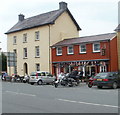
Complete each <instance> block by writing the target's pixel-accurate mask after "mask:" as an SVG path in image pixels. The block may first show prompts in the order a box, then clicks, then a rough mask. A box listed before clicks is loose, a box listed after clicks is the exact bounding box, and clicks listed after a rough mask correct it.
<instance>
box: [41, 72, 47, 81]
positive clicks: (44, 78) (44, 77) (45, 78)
mask: <svg viewBox="0 0 120 115" xmlns="http://www.w3.org/2000/svg"><path fill="white" fill-rule="evenodd" d="M41 80H42V82H44V83H47V76H46V73H45V72H41Z"/></svg>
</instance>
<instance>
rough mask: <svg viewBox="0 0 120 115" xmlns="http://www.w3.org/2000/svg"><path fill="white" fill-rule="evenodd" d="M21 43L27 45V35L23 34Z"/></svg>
mask: <svg viewBox="0 0 120 115" xmlns="http://www.w3.org/2000/svg"><path fill="white" fill-rule="evenodd" d="M23 43H27V33H25V34H23Z"/></svg>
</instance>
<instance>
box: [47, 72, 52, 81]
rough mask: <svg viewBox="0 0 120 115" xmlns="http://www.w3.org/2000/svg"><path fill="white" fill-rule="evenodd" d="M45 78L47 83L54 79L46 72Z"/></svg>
mask: <svg viewBox="0 0 120 115" xmlns="http://www.w3.org/2000/svg"><path fill="white" fill-rule="evenodd" d="M46 76H47V82H48V83H51V82H53V80H54V78H53V75H52V74H50V73H49V72H46Z"/></svg>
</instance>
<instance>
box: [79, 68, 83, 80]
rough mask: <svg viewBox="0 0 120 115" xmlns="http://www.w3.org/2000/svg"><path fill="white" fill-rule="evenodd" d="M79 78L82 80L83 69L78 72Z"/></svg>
mask: <svg viewBox="0 0 120 115" xmlns="http://www.w3.org/2000/svg"><path fill="white" fill-rule="evenodd" d="M79 79H80V80H81V82H82V80H83V71H82V70H81V71H80V72H79Z"/></svg>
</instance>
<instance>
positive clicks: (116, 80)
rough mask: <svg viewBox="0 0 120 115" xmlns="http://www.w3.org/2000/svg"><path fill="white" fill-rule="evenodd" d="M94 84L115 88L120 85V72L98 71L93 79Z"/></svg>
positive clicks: (99, 86) (100, 86)
mask: <svg viewBox="0 0 120 115" xmlns="http://www.w3.org/2000/svg"><path fill="white" fill-rule="evenodd" d="M94 85H96V86H97V87H98V88H102V87H103V86H108V87H112V88H113V89H116V88H117V87H120V73H118V72H102V73H98V74H97V75H96V76H95V79H94Z"/></svg>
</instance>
